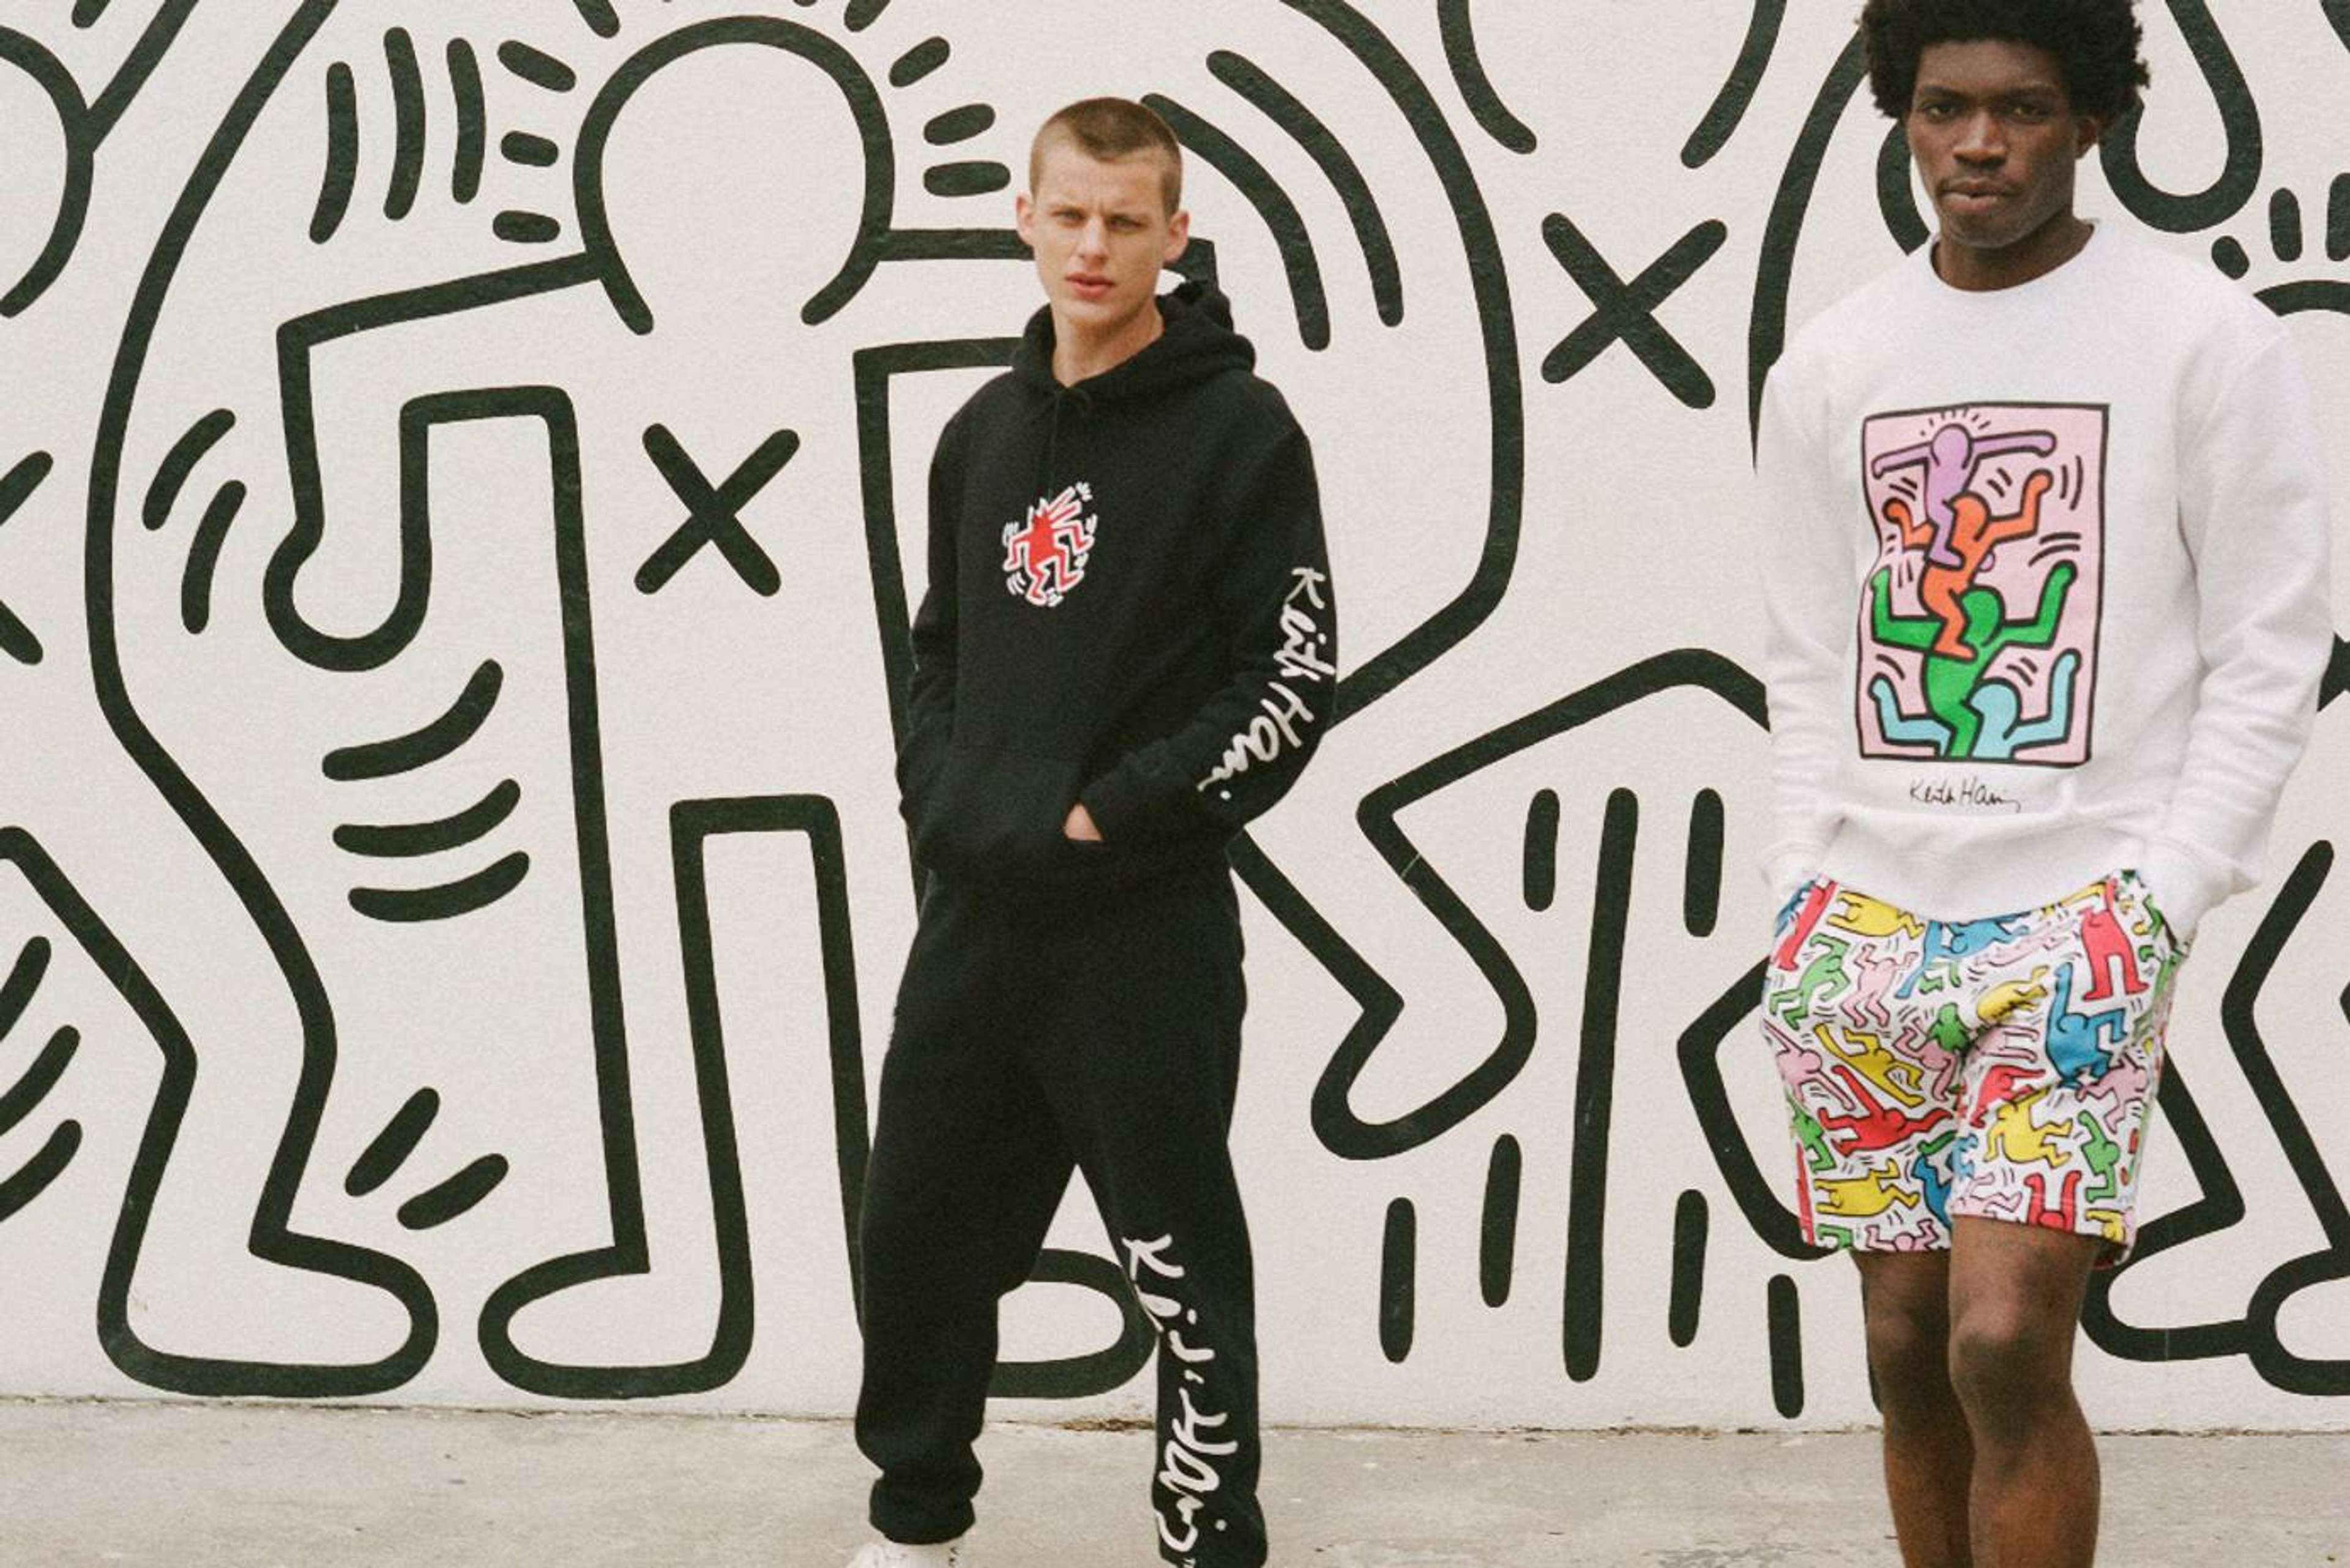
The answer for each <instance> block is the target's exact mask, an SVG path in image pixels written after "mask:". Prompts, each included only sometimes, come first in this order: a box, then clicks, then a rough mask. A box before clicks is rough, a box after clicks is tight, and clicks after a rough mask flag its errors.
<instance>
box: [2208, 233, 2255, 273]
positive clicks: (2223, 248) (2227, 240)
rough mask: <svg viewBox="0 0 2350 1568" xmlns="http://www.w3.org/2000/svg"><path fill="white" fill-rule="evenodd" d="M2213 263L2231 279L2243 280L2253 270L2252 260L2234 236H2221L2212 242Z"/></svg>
mask: <svg viewBox="0 0 2350 1568" xmlns="http://www.w3.org/2000/svg"><path fill="white" fill-rule="evenodd" d="M2211 262H2212V265H2215V266H2217V267H2218V268H2219V269H2220V271H2221V272H2223V273H2226V274H2227V275H2229V276H2230V277H2232V278H2239V279H2241V277H2242V276H2243V275H2245V274H2246V273H2248V272H2251V270H2252V258H2251V254H2248V253H2247V252H2246V251H2245V249H2244V247H2243V244H2242V243H2241V241H2239V240H2238V239H2237V238H2236V237H2235V236H2234V235H2233V234H2221V235H2220V237H2219V238H2218V239H2216V240H2213V241H2212V242H2211Z"/></svg>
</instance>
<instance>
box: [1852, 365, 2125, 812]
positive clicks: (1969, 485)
mask: <svg viewBox="0 0 2350 1568" xmlns="http://www.w3.org/2000/svg"><path fill="white" fill-rule="evenodd" d="M1861 459H1862V463H1861V475H1862V484H1863V487H1864V489H1865V490H1866V494H1867V499H1868V514H1869V516H1870V517H1871V518H1872V519H1873V520H1874V521H1875V524H1876V527H1877V560H1876V564H1875V566H1873V567H1872V568H1871V570H1870V573H1869V580H1868V583H1867V585H1866V587H1865V588H1864V589H1863V592H1862V597H1861V605H1860V660H1859V670H1858V682H1859V690H1858V691H1857V692H1856V694H1855V695H1856V702H1857V710H1858V713H1857V716H1858V719H1859V722H1860V751H1861V754H1862V755H1863V756H1867V757H1908V758H1915V759H1918V760H1921V761H1945V762H1963V763H1970V764H1975V765H1981V764H1983V763H2017V764H2022V765H2037V766H2043V767H2072V766H2075V765H2077V764H2079V763H2085V762H2086V761H2088V758H2089V734H2090V728H2091V718H2092V715H2093V713H2094V711H2095V692H2096V686H2097V623H2098V613H2099V610H2100V609H2101V607H2102V605H2103V600H2104V592H2103V589H2104V583H2105V546H2106V408H2105V407H2104V406H2103V405H2098V404H2077V403H2054V404H2052V403H1969V404H1961V405H1959V406H1956V407H1952V408H1945V409H1930V410H1912V411H1908V412H1902V413H1890V414H1877V415H1873V416H1871V417H1870V418H1869V419H1868V420H1866V421H1864V423H1863V426H1862V433H1861Z"/></svg>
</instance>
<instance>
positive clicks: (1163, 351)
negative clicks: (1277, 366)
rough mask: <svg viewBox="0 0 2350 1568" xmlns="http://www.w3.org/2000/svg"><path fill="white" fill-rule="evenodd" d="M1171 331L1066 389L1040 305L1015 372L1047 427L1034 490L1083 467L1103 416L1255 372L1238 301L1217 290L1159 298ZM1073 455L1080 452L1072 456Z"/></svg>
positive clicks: (1186, 287) (1048, 316) (1047, 315)
mask: <svg viewBox="0 0 2350 1568" xmlns="http://www.w3.org/2000/svg"><path fill="white" fill-rule="evenodd" d="M1158 306H1159V319H1160V320H1161V321H1162V322H1164V323H1165V330H1163V331H1161V332H1160V333H1159V336H1158V337H1154V338H1152V339H1151V340H1150V342H1149V343H1148V344H1147V345H1145V346H1144V347H1143V348H1142V350H1141V351H1140V352H1139V353H1137V354H1134V355H1131V356H1129V357H1128V358H1125V359H1121V360H1120V361H1118V363H1117V364H1115V365H1113V366H1111V367H1110V368H1109V369H1107V370H1104V371H1103V372H1102V373H1101V374H1100V375H1098V376H1088V377H1087V378H1086V379H1084V380H1082V381H1076V382H1073V383H1071V384H1069V385H1067V386H1064V385H1062V384H1061V382H1059V381H1058V380H1055V379H1054V376H1053V348H1054V336H1053V311H1052V307H1051V306H1040V307H1039V308H1038V310H1037V312H1036V314H1035V315H1034V316H1032V317H1029V318H1028V326H1027V327H1026V329H1025V330H1024V331H1023V332H1022V333H1021V335H1020V347H1019V348H1017V349H1015V350H1014V352H1013V356H1012V374H1013V378H1014V380H1015V381H1016V382H1017V384H1018V385H1019V388H1020V389H1021V391H1022V392H1023V393H1024V394H1025V395H1026V397H1027V398H1028V399H1029V400H1030V413H1031V415H1032V416H1033V417H1034V418H1036V419H1038V420H1042V421H1045V424H1046V431H1045V440H1044V441H1043V442H1042V443H1041V444H1040V445H1039V447H1038V449H1037V450H1038V460H1037V466H1036V475H1035V478H1036V483H1035V488H1036V489H1037V490H1039V491H1042V490H1044V489H1045V481H1046V480H1048V479H1049V478H1051V477H1052V475H1053V474H1054V473H1055V472H1056V471H1057V467H1056V465H1059V464H1062V463H1064V462H1071V461H1074V462H1082V461H1083V459H1082V452H1083V449H1084V447H1085V446H1086V443H1087V435H1088V434H1089V433H1090V432H1089V431H1088V430H1087V426H1088V425H1090V424H1091V423H1092V421H1093V419H1094V417H1095V416H1096V415H1097V413H1101V412H1104V411H1106V410H1111V409H1113V408H1116V407H1118V405H1121V404H1133V403H1140V402H1143V401H1145V400H1149V399H1151V398H1155V397H1159V396H1160V395H1162V394H1164V393H1166V392H1169V391H1171V390H1174V389H1178V388H1182V387H1188V386H1191V385H1192V384H1193V383H1195V382H1199V381H1204V380H1207V379H1209V378H1211V377H1213V376H1220V375H1222V374H1223V373H1224V372H1225V371H1227V370H1248V369H1254V368H1255V365H1256V348H1255V347H1254V346H1253V345H1252V344H1251V343H1250V342H1249V340H1248V339H1247V338H1245V337H1242V336H1241V335H1240V334H1239V333H1237V332H1235V331H1233V330H1232V302H1231V301H1230V300H1228V299H1226V298H1225V297H1224V296H1223V295H1222V292H1220V291H1219V290H1218V289H1217V287H1216V286H1215V285H1214V284H1211V283H1208V282H1205V281H1203V280H1199V279H1194V280H1191V281H1190V282H1187V283H1185V284H1183V285H1182V286H1180V287H1179V288H1177V289H1176V290H1175V291H1174V292H1173V293H1171V294H1162V295H1160V296H1159V299H1158ZM1072 449H1075V451H1073V450H1072Z"/></svg>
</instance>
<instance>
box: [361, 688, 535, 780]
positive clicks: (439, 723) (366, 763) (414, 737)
mask: <svg viewBox="0 0 2350 1568" xmlns="http://www.w3.org/2000/svg"><path fill="white" fill-rule="evenodd" d="M504 681H505V671H504V670H502V669H500V668H499V667H498V661H497V660H496V659H484V660H482V664H481V668H480V669H478V670H474V671H473V678H472V679H471V680H467V681H466V682H465V689H464V690H463V691H461V692H459V693H458V694H457V701H455V702H453V703H452V704H451V705H450V708H449V711H447V712H445V713H443V714H442V715H441V716H440V717H439V718H437V719H435V720H433V721H432V722H431V723H429V724H426V725H424V726H423V727H421V729H415V730H411V731H410V732H408V733H406V734H404V735H394V736H392V737H391V738H390V739H389V740H384V741H364V742H360V743H359V744H358V745H352V746H338V747H337V748H336V749H335V750H333V751H331V752H328V753H327V755H326V760H325V761H324V762H322V763H319V767H320V769H321V771H323V772H324V773H325V774H326V775H327V776H328V778H330V779H341V780H350V779H380V778H390V776H392V775H393V774H404V773H412V772H414V771H415V770H416V769H418V768H421V767H422V766H424V765H425V764H426V763H437V762H439V761H440V760H441V759H442V757H445V756H447V755H448V754H449V753H452V752H453V751H455V750H456V749H457V748H458V747H460V746H462V745H463V744H464V743H465V742H467V741H470V740H472V739H473V732H475V731H476V730H479V729H480V728H481V727H482V721H483V720H484V719H486V718H488V717H489V716H490V710H491V709H492V708H494V707H496V706H497V701H498V689H499V687H500V686H502V685H503V684H504Z"/></svg>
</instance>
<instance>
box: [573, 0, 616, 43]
mask: <svg viewBox="0 0 2350 1568" xmlns="http://www.w3.org/2000/svg"><path fill="white" fill-rule="evenodd" d="M571 5H572V8H573V9H574V10H576V11H577V12H578V13H579V19H580V20H581V21H583V22H585V23H587V28H588V31H590V32H592V33H594V34H595V35H596V36H598V37H599V38H609V37H612V36H615V35H617V34H618V33H619V30H620V18H619V16H618V15H617V14H616V13H614V11H613V10H612V0H571Z"/></svg>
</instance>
